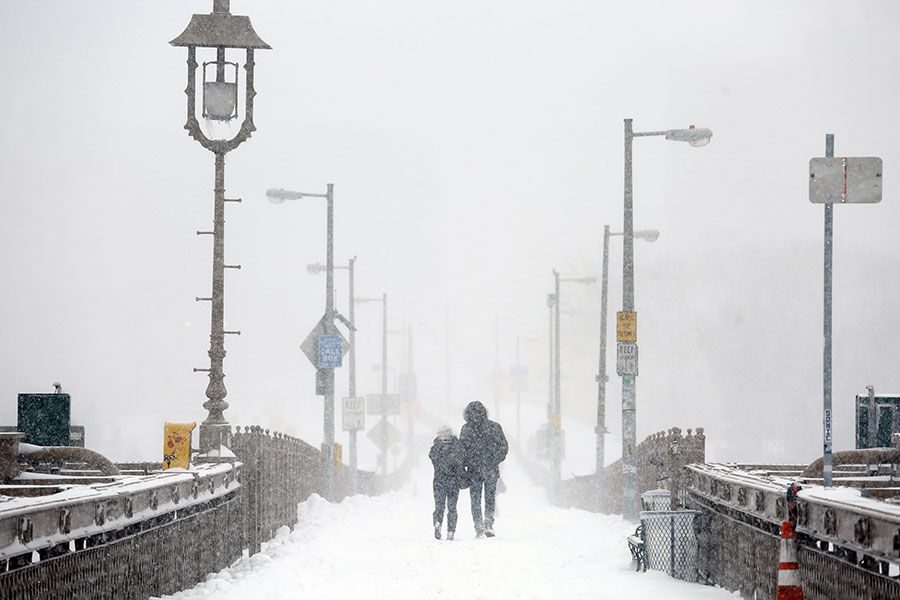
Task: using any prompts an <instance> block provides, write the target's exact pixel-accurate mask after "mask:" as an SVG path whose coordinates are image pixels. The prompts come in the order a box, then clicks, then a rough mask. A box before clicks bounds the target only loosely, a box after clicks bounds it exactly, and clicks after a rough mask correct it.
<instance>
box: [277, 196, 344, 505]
mask: <svg viewBox="0 0 900 600" xmlns="http://www.w3.org/2000/svg"><path fill="white" fill-rule="evenodd" d="M266 197H267V198H268V199H269V202H272V203H273V204H281V203H282V202H284V201H285V200H299V199H301V198H324V199H325V205H326V217H325V317H324V321H325V322H327V323H329V324H332V323H334V319H335V317H336V316H337V314H336V312H335V310H334V184H331V183H329V184H327V186H326V191H325V193H324V194H310V193H306V192H295V191H290V190H284V189H269V190H267V191H266ZM344 321H345V322H346V320H344ZM349 328H350V329H351V331H352V329H353V323H352V321H351V322H350V327H349ZM316 370H317V374H316V376H317V377H321V379H319V380H318V381H324V384H325V385H324V390H323V391H324V392H325V393H324V410H323V415H324V416H323V419H322V434H323V435H322V439H323V441H322V463H323V464H322V483H323V485H322V487H323V493H324V494H325V497H326V498H328V499H330V498H331V497H332V489H333V487H334V470H335V466H334V368H333V367H318V366H317V367H316Z"/></svg>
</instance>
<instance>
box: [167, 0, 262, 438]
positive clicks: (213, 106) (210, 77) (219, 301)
mask: <svg viewBox="0 0 900 600" xmlns="http://www.w3.org/2000/svg"><path fill="white" fill-rule="evenodd" d="M169 43H170V44H171V45H173V46H177V47H183V48H187V51H188V60H187V67H188V69H187V88H186V89H185V94H187V121H186V122H185V125H184V128H185V129H186V130H187V131H188V134H189V135H190V136H191V137H192V138H194V139H195V140H197V141H198V142H199V143H200V145H201V146H203V147H204V148H206V149H207V150H209V151H210V152H212V153H213V154H214V155H215V187H214V197H215V202H214V213H213V231H211V232H208V231H202V232H197V233H198V235H200V234H206V235H212V236H213V273H212V296H211V297H209V298H198V300H204V301H208V302H210V303H211V305H212V310H211V319H210V335H209V339H210V345H209V369H194V371H204V372H207V373H209V385H208V386H207V388H206V397H207V401H206V402H205V403H204V404H203V408H205V409H207V411H208V414H207V417H206V419H205V420H204V421H203V423H201V425H200V452H201V453H206V452H208V451H209V450H211V449H214V448H218V447H219V446H220V445H222V444H224V445H226V446H227V445H229V442H230V439H229V433H228V432H229V426H228V421H227V420H226V419H225V415H224V411H225V409H227V408H228V403H227V402H225V396H226V395H227V394H228V392H227V390H226V389H225V383H224V378H225V374H224V371H223V363H224V360H225V334H227V333H239V332H229V331H225V330H224V315H225V269H226V268H240V267H239V266H237V265H226V264H225V202H229V201H231V202H240V200H226V199H225V155H226V154H227V153H228V152H230V151H231V150H234V149H235V148H237V147H238V146H239V145H241V144H242V143H243V142H244V141H246V140H247V139H248V138H249V137H250V135H251V134H252V133H253V131H255V129H256V127H255V126H254V125H253V98H254V96H256V91H255V89H254V87H253V67H254V64H255V63H254V60H253V53H254V51H255V50H257V49H271V46H269V45H268V44H267V43H265V42H264V41H262V40H261V39H260V38H259V36H258V35H256V32H255V31H254V30H253V26H252V25H251V24H250V18H249V17H244V16H237V15H232V14H231V12H230V2H229V0H213V12H212V13H211V14H195V15H194V16H193V17H191V21H190V23H189V24H188V26H187V28H186V29H185V30H184V31H183V32H182V33H181V35H179V36H178V37H177V38H175V39H174V40H172V41H171V42H169ZM198 50H199V52H200V53H201V54H202V55H203V56H206V55H207V54H208V58H209V60H204V62H203V70H202V84H203V85H202V97H201V103H202V107H201V114H200V116H201V118H203V119H204V120H205V125H206V129H207V131H204V128H203V127H201V125H200V120H199V119H198V116H197V67H198V66H199V64H198V62H197V54H198ZM230 50H244V51H245V52H246V60H245V62H244V70H245V71H246V79H245V81H244V86H243V87H244V104H243V115H244V119H243V122H242V123H241V126H240V129H239V130H238V132H237V133H236V134H235V135H233V136H231V137H230V138H229V137H224V138H221V139H220V138H219V137H218V136H216V135H215V134H214V133H213V131H214V130H215V129H216V123H217V122H230V121H232V120H234V119H237V118H239V115H240V113H241V106H240V103H239V102H238V97H239V90H240V87H241V86H240V81H239V70H238V63H236V62H229V61H228V60H226V52H227V51H230Z"/></svg>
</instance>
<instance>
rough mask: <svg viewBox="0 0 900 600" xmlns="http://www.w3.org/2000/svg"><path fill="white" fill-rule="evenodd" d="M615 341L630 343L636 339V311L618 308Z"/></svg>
mask: <svg viewBox="0 0 900 600" xmlns="http://www.w3.org/2000/svg"><path fill="white" fill-rule="evenodd" d="M616 341H617V342H627V343H632V344H633V343H634V342H636V341H637V311H634V310H620V311H619V312H617V313H616Z"/></svg>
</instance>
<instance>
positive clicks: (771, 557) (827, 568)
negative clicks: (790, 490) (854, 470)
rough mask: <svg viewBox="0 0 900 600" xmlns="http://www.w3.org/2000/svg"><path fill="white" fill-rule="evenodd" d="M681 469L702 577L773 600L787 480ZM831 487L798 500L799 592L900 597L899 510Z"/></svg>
mask: <svg viewBox="0 0 900 600" xmlns="http://www.w3.org/2000/svg"><path fill="white" fill-rule="evenodd" d="M688 472H689V481H690V483H689V488H688V493H689V503H690V504H691V505H692V507H693V508H696V509H698V510H700V511H702V513H703V514H702V516H700V517H698V521H697V538H698V546H699V555H698V561H697V564H698V571H699V573H700V577H701V580H706V581H708V582H710V583H716V584H718V585H720V586H722V587H724V588H725V589H728V590H731V591H739V592H740V593H741V595H742V596H743V597H744V598H757V599H774V598H775V591H776V589H775V588H776V577H777V572H778V571H777V566H778V560H779V558H778V535H777V533H778V526H779V524H780V523H781V521H784V520H787V505H786V501H785V495H784V492H785V489H786V487H787V483H788V480H786V479H785V480H781V479H779V478H777V477H769V476H765V477H764V476H757V475H754V474H751V473H748V472H746V471H743V470H741V469H738V468H736V467H734V466H727V465H706V464H703V465H690V466H689V467H688ZM835 491H836V492H838V493H836V494H835V493H834V492H831V493H828V492H822V491H818V490H816V489H805V490H804V491H803V492H801V494H800V497H799V498H798V500H797V527H796V530H797V532H798V542H799V544H800V545H799V548H798V561H799V563H800V578H801V580H802V581H803V588H804V593H805V598H806V599H807V600H834V599H843V598H866V599H871V600H895V599H896V598H900V581H898V578H897V573H898V569H900V509H898V507H897V506H896V505H890V504H888V503H885V502H876V501H874V500H869V499H865V498H860V497H856V498H853V497H852V496H853V491H852V490H849V489H844V490H835Z"/></svg>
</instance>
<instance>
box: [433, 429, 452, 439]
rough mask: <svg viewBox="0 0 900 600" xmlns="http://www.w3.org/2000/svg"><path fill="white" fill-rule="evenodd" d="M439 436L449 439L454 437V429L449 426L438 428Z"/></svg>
mask: <svg viewBox="0 0 900 600" xmlns="http://www.w3.org/2000/svg"><path fill="white" fill-rule="evenodd" d="M437 436H438V438H439V439H442V440H449V439H450V438H452V437H453V430H452V429H450V428H449V427H446V426H445V427H441V428H439V429H438V430H437Z"/></svg>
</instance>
